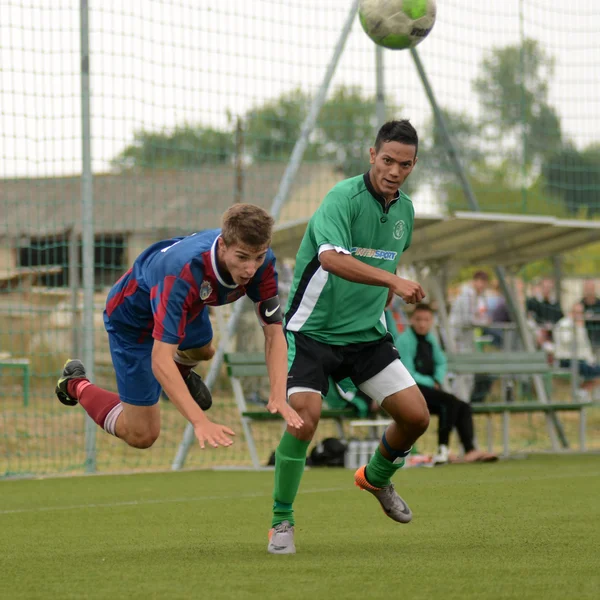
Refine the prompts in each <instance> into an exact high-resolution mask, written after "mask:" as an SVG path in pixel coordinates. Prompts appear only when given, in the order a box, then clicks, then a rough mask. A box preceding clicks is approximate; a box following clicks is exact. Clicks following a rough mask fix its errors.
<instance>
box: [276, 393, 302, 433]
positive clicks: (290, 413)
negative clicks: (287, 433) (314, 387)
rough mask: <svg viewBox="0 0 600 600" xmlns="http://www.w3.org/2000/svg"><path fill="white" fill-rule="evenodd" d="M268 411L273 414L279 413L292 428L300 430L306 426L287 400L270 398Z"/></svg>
mask: <svg viewBox="0 0 600 600" xmlns="http://www.w3.org/2000/svg"><path fill="white" fill-rule="evenodd" d="M267 410H268V411H269V412H270V413H273V414H275V413H279V414H280V415H281V416H282V417H283V419H284V421H285V422H286V423H287V424H288V425H289V426H290V427H294V428H296V429H300V427H302V425H304V421H303V420H302V419H301V418H300V415H299V414H298V413H297V412H296V411H295V410H294V409H293V408H292V407H291V406H290V405H289V404H288V403H287V402H286V401H285V400H275V399H274V398H269V403H268V404H267Z"/></svg>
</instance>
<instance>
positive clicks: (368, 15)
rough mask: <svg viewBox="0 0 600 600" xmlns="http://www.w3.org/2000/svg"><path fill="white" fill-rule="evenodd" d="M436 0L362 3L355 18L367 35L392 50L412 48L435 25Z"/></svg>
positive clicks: (365, 1)
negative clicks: (357, 18)
mask: <svg viewBox="0 0 600 600" xmlns="http://www.w3.org/2000/svg"><path fill="white" fill-rule="evenodd" d="M435 13H436V6H435V0H361V1H360V3H359V5H358V16H359V18H360V23H361V25H362V26H363V29H364V30H365V32H366V34H367V35H368V36H369V37H370V38H371V39H372V40H373V41H374V42H375V43H376V44H379V45H380V46H384V47H385V48H390V49H391V50H404V49H405V48H414V47H415V46H416V45H417V44H419V43H420V42H422V41H423V40H424V39H425V38H426V37H427V36H428V35H429V32H430V31H431V29H432V28H433V24H434V23H435Z"/></svg>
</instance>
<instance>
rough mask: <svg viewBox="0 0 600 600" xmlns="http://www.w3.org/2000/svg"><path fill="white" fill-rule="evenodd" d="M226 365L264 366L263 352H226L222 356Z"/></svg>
mask: <svg viewBox="0 0 600 600" xmlns="http://www.w3.org/2000/svg"><path fill="white" fill-rule="evenodd" d="M223 359H224V361H225V364H227V365H264V364H265V354H264V352H226V353H225V355H224V356H223Z"/></svg>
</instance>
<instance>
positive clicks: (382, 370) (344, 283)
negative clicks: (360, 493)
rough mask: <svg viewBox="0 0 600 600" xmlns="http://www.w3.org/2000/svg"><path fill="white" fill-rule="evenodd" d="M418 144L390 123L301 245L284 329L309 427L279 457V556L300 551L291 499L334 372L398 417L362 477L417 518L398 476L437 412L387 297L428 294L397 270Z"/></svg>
mask: <svg viewBox="0 0 600 600" xmlns="http://www.w3.org/2000/svg"><path fill="white" fill-rule="evenodd" d="M417 147H418V137H417V132H416V131H415V129H414V128H413V126H412V125H411V124H410V123H409V122H408V121H404V120H403V121H390V122H388V123H385V124H384V125H383V126H382V127H381V129H380V130H379V133H378V134H377V139H376V140H375V146H374V147H373V148H371V149H370V162H371V169H370V171H369V172H367V173H365V174H364V175H359V176H358V177H353V178H351V179H346V180H344V181H341V182H340V183H338V184H337V185H336V186H335V187H333V188H332V189H331V190H330V191H329V193H328V194H327V196H326V197H325V199H324V200H323V202H322V203H321V205H320V206H319V208H318V209H317V211H316V212H315V214H314V215H313V216H312V217H311V219H310V221H309V223H308V227H307V230H306V233H305V234H304V238H303V240H302V242H301V244H300V249H299V251H298V256H297V259H296V268H295V272H294V282H293V285H292V289H291V291H290V298H289V300H288V306H287V310H286V314H285V330H286V336H287V341H288V382H287V386H288V397H289V402H290V404H291V406H292V407H293V408H294V409H296V411H297V412H298V414H299V416H300V417H301V418H302V419H303V420H304V425H303V426H302V427H301V428H300V429H298V430H296V429H294V428H291V427H288V428H287V430H286V431H285V432H284V434H283V437H282V439H281V442H280V443H279V446H278V447H277V450H276V454H275V489H274V492H273V499H274V505H273V519H272V529H271V530H270V531H269V545H268V551H269V552H271V553H273V554H293V553H294V552H295V551H296V548H295V545H294V511H293V508H292V504H293V502H294V499H295V498H296V494H297V492H298V488H299V486H300V480H301V478H302V473H303V471H304V464H305V458H306V451H307V448H308V445H309V443H310V441H311V439H312V437H313V435H314V433H315V429H316V427H317V424H318V422H319V417H320V414H321V402H322V400H321V398H322V396H326V395H327V391H328V385H329V383H328V380H329V376H330V375H331V376H332V377H333V379H334V380H335V381H341V380H342V379H344V378H346V377H350V378H351V380H352V381H353V383H354V384H355V385H356V386H357V387H358V388H359V389H360V390H362V391H363V392H364V393H365V394H366V395H367V396H368V397H370V398H372V399H373V400H375V401H377V402H378V403H379V404H380V405H381V406H382V408H383V409H384V410H385V411H386V412H387V413H388V414H389V415H390V416H391V417H392V419H393V423H392V424H391V425H389V426H388V428H387V430H386V432H385V433H384V435H383V437H382V440H381V443H380V445H379V448H378V450H377V452H376V453H375V454H374V456H373V458H372V459H371V461H370V462H369V464H368V465H366V466H363V467H361V468H360V469H358V470H357V472H356V474H355V476H354V479H355V483H356V485H357V486H358V487H360V488H361V489H363V490H366V491H368V492H370V493H371V494H373V495H374V496H375V497H376V498H377V500H378V501H379V502H380V504H381V506H382V507H383V509H384V511H385V514H386V515H387V516H388V517H390V518H391V519H393V520H394V521H398V522H400V523H408V522H409V521H410V520H411V518H412V513H411V511H410V509H409V508H408V506H407V504H406V502H404V500H402V498H400V496H399V495H398V494H397V493H396V491H395V490H394V486H393V484H392V483H391V481H390V478H391V476H392V475H393V474H394V473H395V472H396V471H397V470H398V469H399V468H400V467H402V465H403V464H404V459H405V457H406V456H408V454H409V453H410V449H411V446H412V445H413V443H414V442H415V441H416V440H417V439H418V438H419V437H420V436H421V435H422V434H423V433H424V432H425V430H426V429H427V426H428V425H429V412H428V410H427V405H426V403H425V400H424V398H423V396H422V394H421V392H420V391H419V388H418V387H417V385H416V384H415V381H414V379H413V378H412V376H411V375H410V373H409V372H408V371H407V370H406V368H405V367H404V365H403V364H402V363H401V362H400V360H399V356H398V352H397V350H396V348H395V347H394V345H393V342H392V339H391V336H390V335H389V334H388V332H387V329H386V325H385V320H384V318H383V312H384V308H385V306H386V304H387V303H388V296H389V298H391V297H392V296H393V295H394V294H395V295H397V296H400V297H401V298H402V299H403V300H404V301H405V302H407V303H409V304H416V303H418V302H420V301H421V300H422V299H423V297H424V292H423V289H422V288H421V286H420V285H419V284H418V283H414V282H412V281H409V280H407V279H401V278H400V277H398V276H397V275H396V269H397V267H398V262H399V260H400V256H401V255H402V252H403V251H404V250H406V249H407V248H408V247H409V245H410V241H411V236H412V229H413V221H414V209H413V205H412V202H411V201H410V199H409V198H408V196H406V195H405V194H404V193H403V192H401V191H400V189H399V188H400V186H402V184H403V183H404V181H405V180H406V178H407V177H408V176H409V175H410V173H411V171H412V170H413V168H414V166H415V164H416V162H417Z"/></svg>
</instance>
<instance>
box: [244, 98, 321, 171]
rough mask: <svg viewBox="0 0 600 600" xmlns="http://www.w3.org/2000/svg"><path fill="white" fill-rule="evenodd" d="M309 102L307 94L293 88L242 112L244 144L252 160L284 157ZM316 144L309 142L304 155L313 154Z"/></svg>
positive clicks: (296, 136)
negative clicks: (244, 112)
mask: <svg viewBox="0 0 600 600" xmlns="http://www.w3.org/2000/svg"><path fill="white" fill-rule="evenodd" d="M309 106H310V96H309V95H308V94H307V93H305V92H303V91H302V90H300V89H295V90H292V91H291V92H286V93H284V94H282V95H281V96H279V97H278V98H275V99H274V100H270V101H268V102H266V103H265V104H263V105H261V106H258V107H256V108H253V109H251V110H249V111H248V112H247V113H246V116H245V131H246V133H245V147H246V149H247V151H248V152H249V154H250V156H251V157H252V158H253V159H254V160H255V161H265V160H278V161H283V160H287V159H288V158H289V157H290V154H291V153H292V149H293V148H294V144H295V143H296V140H297V139H298V137H299V136H300V130H301V127H302V123H303V121H304V119H305V118H306V115H307V114H308V108H309ZM317 146H318V145H317V144H310V145H309V147H308V148H307V151H306V153H305V157H306V158H311V157H314V156H315V155H316V153H317Z"/></svg>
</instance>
